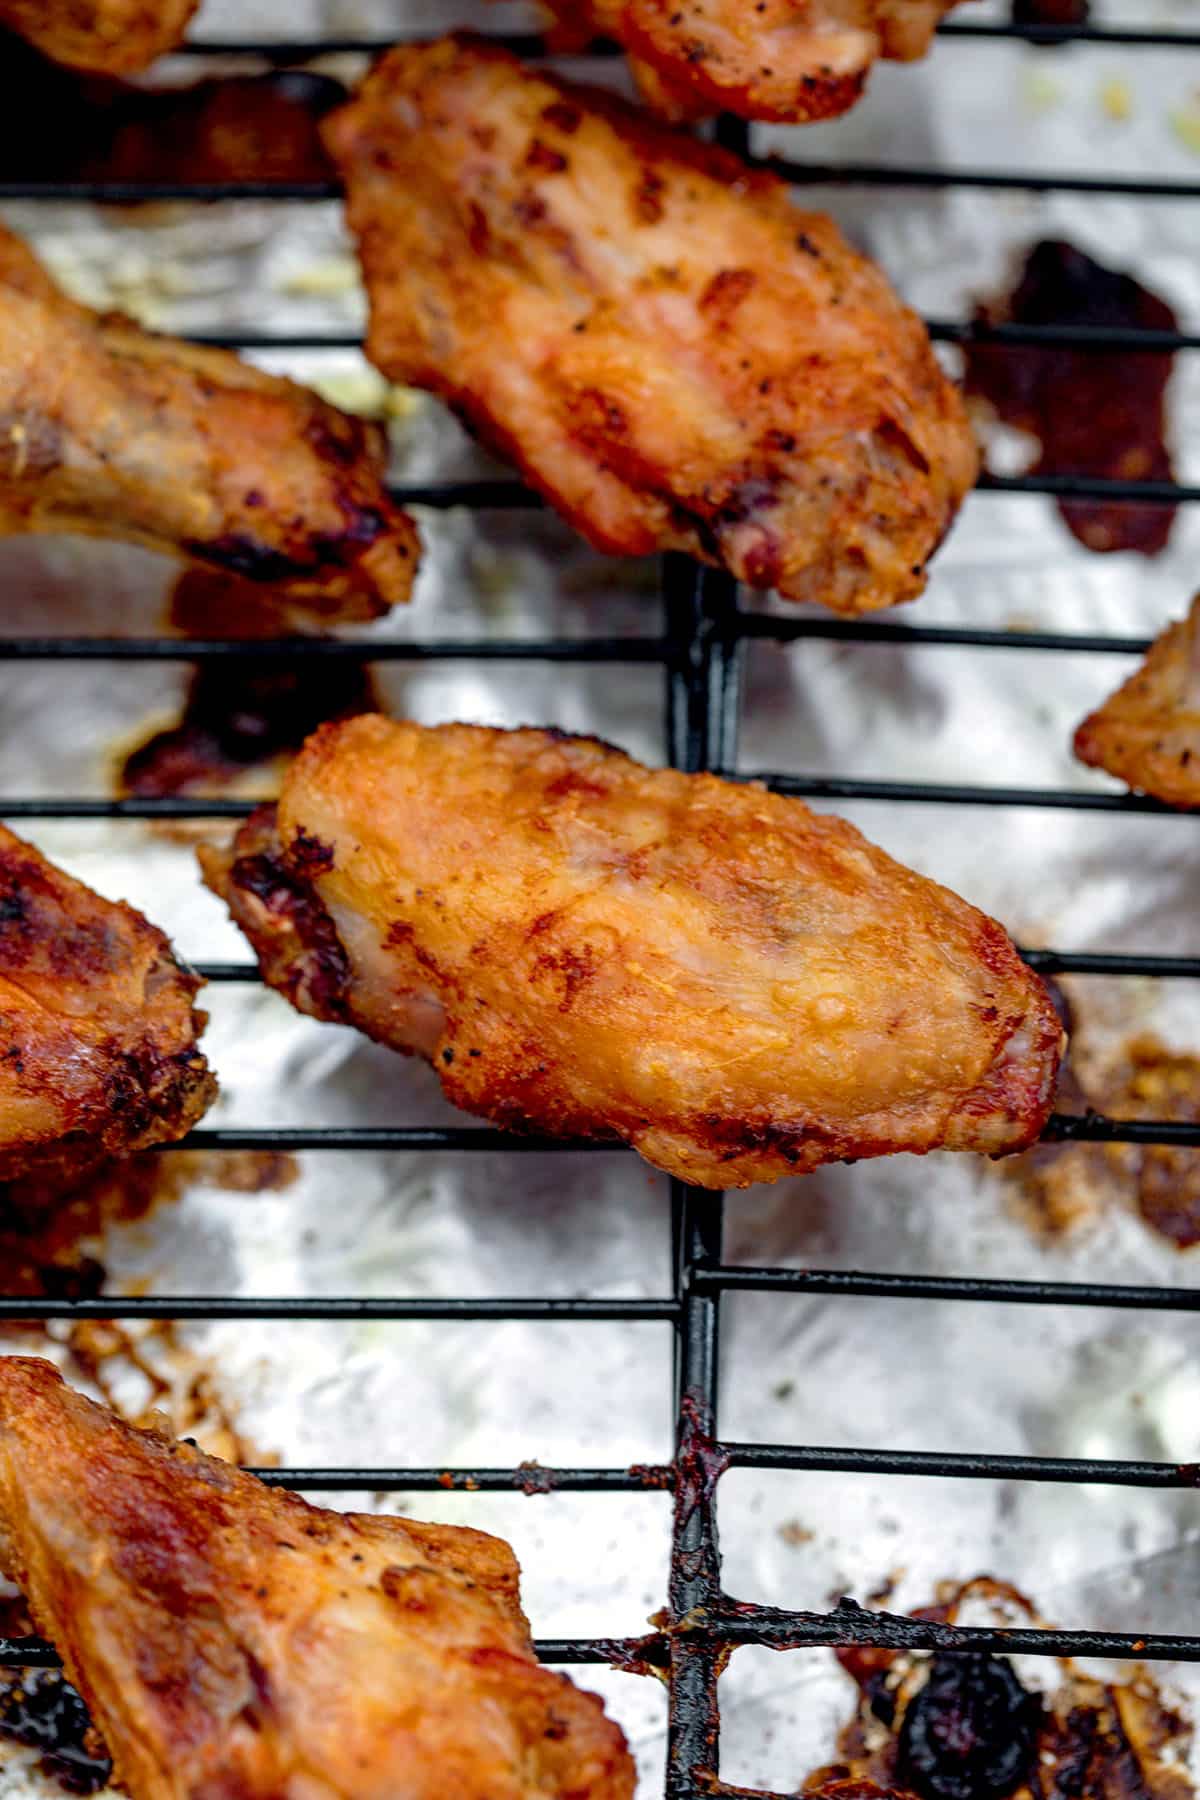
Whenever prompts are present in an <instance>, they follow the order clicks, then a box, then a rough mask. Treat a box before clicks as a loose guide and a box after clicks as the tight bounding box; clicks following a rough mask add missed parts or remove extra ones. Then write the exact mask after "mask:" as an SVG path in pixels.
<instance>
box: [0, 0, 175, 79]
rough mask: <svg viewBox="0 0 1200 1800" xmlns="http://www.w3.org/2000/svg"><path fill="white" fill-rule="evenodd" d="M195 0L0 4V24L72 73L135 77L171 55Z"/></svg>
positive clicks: (15, 0) (0, 0) (11, 0)
mask: <svg viewBox="0 0 1200 1800" xmlns="http://www.w3.org/2000/svg"><path fill="white" fill-rule="evenodd" d="M198 4H199V0H0V25H7V26H8V28H9V30H10V31H15V32H17V33H18V34H19V35H20V36H21V37H23V38H28V40H29V42H30V43H31V44H35V45H36V46H37V48H38V49H39V50H41V51H43V52H44V54H45V55H46V56H49V57H52V58H53V59H54V61H55V62H60V63H66V64H68V65H69V66H70V67H71V68H73V69H88V70H91V71H92V72H94V73H95V74H98V75H135V74H136V73H137V72H138V70H139V69H144V68H146V67H147V66H148V65H149V64H150V63H152V62H153V61H154V60H155V58H156V57H159V56H162V55H164V54H165V52H166V51H168V50H171V49H173V48H174V46H175V45H176V44H177V43H178V42H179V40H180V39H181V38H182V36H183V34H184V32H185V31H186V30H187V25H188V20H189V19H190V18H191V16H192V14H193V13H194V12H195V10H196V7H197V5H198Z"/></svg>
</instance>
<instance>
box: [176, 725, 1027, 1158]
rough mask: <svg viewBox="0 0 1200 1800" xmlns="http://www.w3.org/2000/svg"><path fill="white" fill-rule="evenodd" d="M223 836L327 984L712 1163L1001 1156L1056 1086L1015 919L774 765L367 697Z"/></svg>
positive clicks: (532, 1091)
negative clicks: (372, 702) (999, 920)
mask: <svg viewBox="0 0 1200 1800" xmlns="http://www.w3.org/2000/svg"><path fill="white" fill-rule="evenodd" d="M202 862H203V865H204V870H205V876H206V879H207V880H208V882H209V885H210V886H212V887H213V888H215V889H216V891H217V892H219V893H220V894H222V895H223V896H224V898H225V899H226V900H227V902H228V904H229V906H230V910H231V911H232V913H233V916H234V918H235V919H236V920H237V921H238V923H239V924H240V925H241V926H242V928H243V930H244V931H245V932H246V935H247V936H248V937H249V939H250V941H251V943H252V944H253V945H254V948H255V950H256V951H257V953H258V957H259V960H260V962H261V964H262V967H263V972H264V974H265V976H266V979H267V980H268V981H269V982H270V983H271V985H272V986H274V987H277V988H279V989H280V990H281V991H282V992H283V993H285V994H286V995H287V996H288V998H289V999H290V1000H291V1001H292V1002H293V1003H294V1004H295V1005H296V1006H298V1007H300V1008H301V1009H302V1010H303V1011H306V1012H310V1013H313V1014H315V1015H316V1016H317V1017H318V1018H325V1019H337V1020H344V1021H346V1022H348V1023H351V1024H354V1025H357V1026H359V1027H360V1029H362V1030H364V1031H366V1032H368V1033H369V1034H370V1035H371V1036H372V1037H376V1038H378V1039H380V1040H381V1041H382V1042H383V1043H387V1044H391V1045H392V1046H393V1047H394V1048H396V1049H400V1050H416V1051H418V1052H420V1053H421V1054H422V1055H424V1056H427V1057H428V1058H429V1059H430V1061H431V1062H432V1063H433V1065H434V1067H435V1068H436V1069H437V1071H438V1074H439V1075H440V1076H441V1079H442V1085H443V1086H444V1088H445V1090H446V1093H447V1094H448V1095H449V1097H450V1098H451V1099H452V1100H453V1101H455V1102H456V1103H457V1104H458V1105H460V1106H463V1107H465V1108H466V1109H467V1110H468V1111H469V1112H476V1113H482V1114H484V1116H485V1117H488V1118H492V1119H495V1120H497V1121H499V1122H500V1123H502V1124H505V1125H513V1126H517V1127H521V1126H532V1127H535V1128H537V1129H541V1130H545V1131H550V1132H555V1133H569V1134H577V1135H587V1136H593V1137H612V1138H623V1139H625V1140H626V1141H627V1142H628V1143H631V1144H632V1145H634V1147H635V1148H636V1149H637V1150H639V1151H640V1152H641V1154H642V1155H643V1156H644V1157H646V1159H647V1160H648V1161H650V1162H652V1163H655V1164H657V1165H658V1166H659V1167H660V1168H663V1169H667V1170H669V1171H670V1172H671V1173H672V1174H674V1175H679V1176H681V1177H682V1178H684V1179H686V1180H689V1181H693V1182H698V1183H703V1184H705V1185H708V1186H712V1187H718V1186H730V1185H732V1186H745V1185H747V1184H748V1183H750V1182H752V1181H769V1180H773V1179H775V1178H776V1177H778V1176H781V1175H786V1174H788V1173H789V1172H803V1171H805V1170H808V1169H812V1168H815V1167H816V1166H817V1165H818V1164H820V1163H825V1162H831V1161H834V1160H837V1159H839V1158H854V1157H866V1156H880V1155H883V1154H885V1153H887V1152H889V1151H896V1150H914V1151H925V1150H932V1149H935V1148H937V1147H938V1146H942V1145H945V1146H948V1147H949V1148H951V1149H958V1150H982V1151H986V1152H988V1153H990V1154H999V1153H1002V1152H1004V1151H1009V1150H1016V1149H1019V1148H1021V1147H1022V1146H1023V1145H1026V1144H1028V1143H1030V1142H1031V1141H1032V1140H1033V1139H1034V1138H1035V1137H1036V1136H1037V1135H1038V1132H1039V1131H1040V1129H1041V1127H1042V1124H1043V1123H1044V1121H1045V1118H1046V1115H1047V1112H1048V1110H1049V1105H1050V1097H1051V1093H1052V1091H1053V1087H1054V1075H1055V1070H1056V1067H1057V1063H1058V1056H1059V1047H1060V1039H1061V1028H1060V1025H1059V1021H1058V1018H1057V1015H1056V1014H1055V1011H1054V1008H1053V1005H1052V1004H1051V1001H1050V998H1049V995H1048V994H1047V992H1046V990H1045V988H1044V987H1043V986H1042V984H1041V982H1040V981H1038V980H1037V978H1036V977H1035V976H1034V975H1032V974H1030V973H1029V971H1028V970H1027V969H1026V968H1025V967H1024V965H1023V964H1022V963H1021V961H1020V959H1019V958H1018V956H1017V953H1016V951H1015V950H1014V948H1013V946H1012V944H1011V943H1010V942H1009V940H1008V938H1007V937H1006V936H1005V934H1004V932H1003V931H1002V930H1001V929H1000V927H999V926H998V925H997V924H995V923H994V922H993V921H992V920H991V919H988V918H985V917H984V915H983V914H982V913H979V912H976V911H975V909H974V908H973V907H971V906H968V905H966V904H965V902H963V901H962V900H959V899H958V898H957V897H956V896H955V895H954V894H951V893H948V892H947V890H946V889H945V888H941V887H938V886H936V885H935V884H934V883H933V882H931V881H927V880H925V879H923V878H922V877H921V876H919V875H915V874H913V873H912V872H911V871H910V870H908V869H905V868H902V867H901V866H900V865H899V864H898V863H895V862H893V861H892V860H891V858H890V857H887V856H885V855H884V854H883V852H882V851H880V850H876V849H875V848H874V847H873V846H872V845H871V844H869V843H868V842H867V841H866V840H865V839H864V838H863V837H861V836H860V835H859V833H858V832H857V831H855V829H854V828H853V826H851V825H848V824H846V823H845V822H844V821H843V820H841V819H835V818H823V817H819V816H817V815H816V814H814V813H812V812H810V811H809V809H808V807H806V806H804V805H802V804H801V802H799V801H798V800H788V799H783V798H781V797H780V796H779V795H775V794H770V793H767V792H766V791H764V790H763V789H762V788H760V787H758V786H752V785H746V786H741V785H735V784H734V783H731V782H727V781H720V780H718V779H716V778H715V777H713V776H707V775H705V776H700V775H693V776H689V775H682V774H679V773H677V772H675V771H671V770H657V771H656V770H650V769H646V768H643V767H642V765H641V764H640V763H636V762H634V761H633V760H632V759H631V758H630V757H628V756H625V755H623V754H622V753H621V752H620V751H619V750H614V749H612V748H610V747H609V746H608V745H605V744H602V743H599V742H597V741H596V740H595V739H591V738H569V737H564V736H563V735H562V734H561V733H555V732H546V731H531V730H523V731H510V732H506V731H494V730H486V729H483V728H481V727H478V726H472V725H446V726H440V727H437V728H435V729H428V728H423V727H421V726H417V725H410V724H399V723H395V722H393V721H391V720H388V719H384V718H381V717H379V716H378V715H368V716H364V717H359V718H356V719H352V720H349V721H347V722H346V723H344V724H337V725H328V726H324V727H322V729H321V730H319V731H318V732H316V733H315V734H314V736H313V737H311V738H310V739H309V740H308V743H307V744H306V745H305V747H304V749H303V750H302V751H301V753H300V756H299V757H298V758H297V760H296V762H295V763H294V764H293V765H292V768H291V770H290V771H289V774H288V776H287V778H286V779H285V782H284V787H283V792H282V797H281V799H280V803H279V807H278V812H277V814H276V812H275V810H274V809H273V808H263V809H260V811H259V812H258V813H257V814H256V815H255V816H254V817H253V818H252V819H251V820H250V821H249V822H248V823H247V824H246V825H245V826H244V827H243V828H242V829H241V830H240V831H239V833H238V834H237V837H236V839H235V841H234V844H233V846H232V848H231V849H230V850H229V851H228V852H225V853H219V852H216V851H212V850H209V851H207V852H205V853H202Z"/></svg>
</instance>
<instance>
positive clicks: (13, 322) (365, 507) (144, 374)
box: [0, 228, 418, 619]
mask: <svg viewBox="0 0 1200 1800" xmlns="http://www.w3.org/2000/svg"><path fill="white" fill-rule="evenodd" d="M384 468H385V445H384V438H383V434H382V433H381V432H380V431H379V430H378V428H377V427H375V426H373V425H369V424H366V423H364V422H363V421H362V420H361V419H354V418H351V417H349V416H348V415H347V414H345V413H341V412H338V411H337V409H336V408H335V407H332V406H329V405H327V404H326V403H325V401H323V400H321V399H319V398H318V397H317V395H316V394H313V393H310V392H309V391H308V390H307V389H306V388H302V387H298V386H297V385H296V383H295V382H291V381H285V380H283V379H282V378H281V377H280V376H278V375H267V374H264V373H263V371H262V370H260V369H255V368H252V367H251V366H250V365H249V364H247V363H243V362H241V361H240V360H239V359H238V358H237V357H236V356H234V355H232V354H231V353H230V352H229V351H227V350H210V349H202V348H199V347H197V346H196V345H193V344H187V343H183V342H182V341H180V340H179V339H176V338H169V337H160V336H158V335H156V334H155V333H153V332H148V331H143V330H142V329H141V328H140V326H138V325H135V324H134V323H133V321H132V320H130V319H125V318H122V317H120V316H119V315H116V314H107V315H100V314H97V313H93V312H90V311H89V310H88V309H87V308H86V307H84V306H78V305H76V304H75V302H74V301H72V300H69V299H68V298H67V297H66V295H64V294H62V293H61V292H60V291H59V290H58V289H57V288H56V287H55V285H54V283H53V282H52V281H51V279H50V277H49V276H48V275H47V274H46V272H45V270H44V269H43V268H42V267H41V265H40V263H39V262H38V261H37V259H36V258H35V257H34V256H33V254H32V253H31V252H30V251H29V250H28V249H27V248H26V246H25V245H24V244H23V243H22V242H21V241H20V239H19V238H16V237H14V236H13V235H12V234H11V233H10V232H6V231H4V230H3V228H0V534H13V533H17V532H31V531H34V532H43V531H74V532H83V533H85V534H87V535H89V536H95V537H115V538H124V539H127V540H128V541H129V542H131V543H137V544H144V545H146V546H148V547H149V548H150V549H152V550H163V551H167V552H172V553H175V554H178V555H182V556H185V557H189V558H192V559H194V560H197V561H200V562H203V563H208V564H210V565H213V566H216V567H218V568H221V569H227V570H232V571H233V572H234V573H236V574H240V575H244V576H247V577H249V578H251V579H252V580H255V581H260V582H266V583H270V584H272V585H273V586H274V587H276V588H277V589H278V591H279V594H280V597H281V600H282V601H284V602H285V603H286V605H287V606H289V607H290V608H292V609H294V608H296V607H303V608H304V609H306V610H307V611H309V612H310V613H313V614H315V615H317V616H319V617H322V618H326V619H329V618H332V619H353V618H371V617H372V616H374V615H375V614H376V613H380V612H384V611H386V609H387V608H388V607H389V606H391V605H393V604H394V603H395V602H397V601H401V600H406V599H407V598H408V596H409V593H410V592H411V589H412V582H413V575H414V571H415V569H416V564H417V557H418V543H417V537H416V529H415V527H414V525H413V523H412V520H411V519H410V518H409V517H408V515H407V514H406V513H404V512H402V511H401V510H400V509H399V508H398V507H397V506H395V505H394V504H393V503H392V501H391V500H389V498H388V496H387V493H386V490H385V488H384V486H383V477H384Z"/></svg>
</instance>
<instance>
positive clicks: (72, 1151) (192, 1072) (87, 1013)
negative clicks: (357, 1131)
mask: <svg viewBox="0 0 1200 1800" xmlns="http://www.w3.org/2000/svg"><path fill="white" fill-rule="evenodd" d="M199 986H200V982H199V981H198V979H197V978H196V976H194V975H192V974H191V973H190V971H188V970H187V969H185V968H182V967H181V966H180V964H179V963H178V962H177V961H176V960H175V957H174V955H173V954H172V951H171V946H170V944H169V943H168V942H167V939H166V938H165V937H164V936H163V934H162V932H161V931H158V930H156V928H155V927H154V926H153V925H150V924H148V923H147V921H146V920H145V919H144V918H143V917H142V916H141V914H140V913H137V912H134V910H133V908H132V907H130V906H125V905H119V904H115V903H114V902H113V901H111V900H102V899H101V898H100V895H99V894H94V893H93V892H92V891H91V889H90V888H86V887H84V886H83V884H82V882H79V881H73V880H72V879H71V877H70V876H69V875H64V874H63V872H62V870H61V869H56V868H55V867H54V865H53V863H50V862H47V860H46V858H45V857H44V856H42V855H41V854H40V853H39V852H38V851H37V850H35V849H34V848H33V846H32V844H26V843H23V842H22V840H21V839H20V838H18V837H14V836H13V834H12V832H10V831H6V830H4V828H3V827H2V826H0V1180H3V1181H11V1180H13V1179H15V1178H16V1177H17V1176H22V1175H29V1174H39V1175H43V1174H44V1175H55V1174H58V1173H62V1174H64V1175H71V1174H73V1173H75V1172H77V1171H78V1170H79V1169H80V1168H83V1167H86V1166H87V1165H89V1164H91V1163H95V1162H100V1161H102V1160H104V1159H106V1158H108V1157H119V1156H123V1155H126V1154H128V1153H130V1152H132V1151H135V1150H141V1149H144V1148H145V1147H146V1146H147V1145H149V1144H156V1143H161V1142H164V1141H171V1140H173V1139H175V1138H180V1137H183V1136H184V1134H185V1133H186V1132H187V1130H188V1129H189V1127H190V1126H191V1125H193V1124H194V1123H195V1121H196V1120H197V1119H198V1118H199V1117H200V1115H201V1114H202V1113H203V1112H204V1110H205V1108H206V1107H207V1106H209V1105H210V1104H211V1102H212V1099H213V1097H214V1095H215V1093H216V1083H215V1081H214V1080H213V1078H212V1076H211V1075H210V1074H209V1072H208V1065H207V1063H206V1062H205V1060H204V1057H203V1056H202V1055H201V1054H200V1051H199V1050H198V1048H197V1043H196V1040H197V1038H198V1036H199V1033H200V1031H201V1029H202V1028H203V1025H204V1015H203V1014H202V1013H198V1012H196V1011H195V1009H194V1007H193V1004H192V1002H193V1000H194V999H195V995H196V991H197V989H198V988H199Z"/></svg>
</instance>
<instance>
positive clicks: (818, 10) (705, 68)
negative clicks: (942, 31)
mask: <svg viewBox="0 0 1200 1800" xmlns="http://www.w3.org/2000/svg"><path fill="white" fill-rule="evenodd" d="M545 3H546V4H547V5H548V6H549V8H550V11H551V12H552V13H553V14H554V15H555V16H556V17H557V18H558V19H559V20H560V21H561V23H562V26H563V33H562V39H563V41H564V42H565V43H567V44H579V43H581V42H583V41H585V40H586V39H587V38H589V37H592V36H594V35H596V34H600V35H602V36H604V37H610V38H616V39H618V41H619V42H621V43H623V44H624V45H625V47H626V49H627V50H628V51H629V54H630V59H631V61H632V64H633V68H634V72H635V74H636V75H637V78H638V82H639V84H640V86H641V89H642V92H643V93H644V95H645V96H646V99H647V100H648V101H649V102H650V103H651V105H653V106H654V107H655V108H656V110H657V111H659V112H661V113H664V114H665V115H666V116H667V117H668V118H672V119H690V118H703V117H704V116H705V115H706V114H709V113H718V112H732V113H738V114H740V115H741V117H742V118H744V119H775V120H778V121H779V122H780V123H783V124H793V125H803V124H807V123H809V122H810V121H811V120H813V119H828V118H830V117H832V115H833V114H835V113H842V112H845V111H846V110H847V108H849V107H851V106H853V105H854V103H855V101H856V100H857V99H858V98H859V96H860V94H861V93H862V91H863V86H864V84H865V82H866V79H867V76H868V75H869V74H870V72H871V65H872V64H873V63H874V62H875V61H877V59H878V58H879V57H881V56H883V57H887V58H889V59H890V60H891V61H894V62H911V61H913V60H914V59H915V58H916V57H918V56H924V54H925V52H926V50H928V48H929V43H930V39H931V38H932V37H933V33H934V31H935V30H936V28H937V24H938V20H939V19H941V18H942V17H944V15H945V14H946V13H948V12H949V11H950V9H951V7H953V6H954V5H956V4H957V0H761V3H760V4H751V3H750V0H545Z"/></svg>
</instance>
